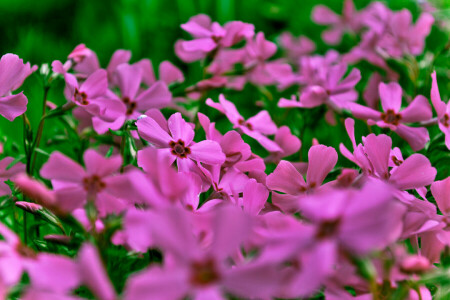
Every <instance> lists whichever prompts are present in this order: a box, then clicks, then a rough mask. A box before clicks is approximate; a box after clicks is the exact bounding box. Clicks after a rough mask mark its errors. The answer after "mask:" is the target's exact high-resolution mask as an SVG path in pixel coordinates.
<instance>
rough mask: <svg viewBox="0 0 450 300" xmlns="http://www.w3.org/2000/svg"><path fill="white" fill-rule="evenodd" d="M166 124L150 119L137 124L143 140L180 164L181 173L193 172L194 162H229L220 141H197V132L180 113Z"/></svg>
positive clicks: (171, 117)
mask: <svg viewBox="0 0 450 300" xmlns="http://www.w3.org/2000/svg"><path fill="white" fill-rule="evenodd" d="M162 122H163V123H162V124H158V122H157V121H156V120H155V119H154V118H152V117H146V118H142V119H140V120H138V121H137V122H136V125H137V127H138V132H139V134H140V135H141V137H142V138H143V139H145V140H147V141H148V142H150V143H151V144H152V145H153V146H154V147H156V148H158V149H159V150H158V151H160V152H161V153H163V155H166V156H168V157H169V158H170V161H171V162H173V161H175V160H176V161H177V165H178V170H179V171H189V170H190V169H191V168H192V167H193V165H195V164H194V163H193V161H192V160H194V161H198V162H201V163H205V164H210V165H215V164H218V165H221V164H222V163H223V162H224V161H225V155H224V154H223V152H222V149H221V148H220V145H219V144H218V143H217V142H215V141H211V140H205V141H201V142H198V143H195V142H194V141H193V139H194V129H193V127H192V126H191V124H190V123H187V122H186V121H185V120H184V119H183V118H182V117H181V114H180V113H175V114H173V115H172V116H170V118H169V120H168V121H167V122H166V121H165V119H164V121H162Z"/></svg>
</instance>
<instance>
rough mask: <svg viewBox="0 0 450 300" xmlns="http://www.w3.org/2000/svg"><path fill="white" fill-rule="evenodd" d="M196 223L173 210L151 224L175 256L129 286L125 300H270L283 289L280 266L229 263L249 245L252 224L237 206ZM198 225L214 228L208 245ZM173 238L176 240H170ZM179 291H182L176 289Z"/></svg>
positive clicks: (160, 241)
mask: <svg viewBox="0 0 450 300" xmlns="http://www.w3.org/2000/svg"><path fill="white" fill-rule="evenodd" d="M205 214H206V215H202V216H199V217H201V218H200V219H198V217H197V218H195V217H194V216H193V215H190V214H189V213H187V212H186V211H184V210H181V209H177V208H170V209H166V210H163V211H159V212H158V213H154V214H153V216H152V217H151V218H150V217H149V218H147V220H149V221H150V220H151V224H149V226H148V228H149V229H148V230H149V232H150V233H151V238H152V240H153V244H154V245H155V246H157V247H158V248H159V249H161V250H162V251H163V252H164V255H165V256H168V255H170V257H171V261H170V263H169V262H166V263H165V264H164V265H163V266H162V267H150V268H148V269H146V270H144V271H142V272H140V273H138V274H135V275H134V276H132V277H131V278H130V279H129V281H128V282H127V286H126V292H125V299H136V300H139V299H147V298H148V297H152V298H165V299H169V298H170V299H177V298H182V297H184V296H193V297H197V298H205V299H222V297H223V294H224V293H225V292H228V293H231V294H233V295H237V296H240V297H245V298H253V297H256V298H261V297H270V296H271V295H272V293H273V292H274V290H275V289H276V288H277V284H278V281H277V280H276V266H275V265H274V264H273V263H265V262H264V261H258V260H257V259H249V260H246V261H244V262H243V263H240V264H236V265H233V264H230V263H231V261H230V260H228V258H229V257H230V256H232V255H233V254H234V253H235V251H236V250H237V249H238V247H239V246H240V245H241V244H242V243H243V242H245V240H247V239H248V237H249V235H250V233H251V228H252V223H253V222H252V220H251V218H250V217H249V216H248V215H246V214H245V213H244V212H242V210H241V209H240V208H238V207H235V206H219V207H218V208H217V209H215V210H214V211H211V212H209V213H205ZM195 219H198V220H204V222H206V223H205V224H204V227H205V228H209V229H208V231H210V233H209V235H211V239H209V241H208V243H207V244H205V243H203V242H202V240H203V239H202V238H201V236H203V235H204V234H205V233H203V234H202V233H201V232H200V233H199V234H200V236H198V235H195V234H193V233H194V232H195V227H196V225H195V223H196V221H195ZM168 237H171V238H170V239H168ZM173 286H176V287H177V288H176V289H174V288H173Z"/></svg>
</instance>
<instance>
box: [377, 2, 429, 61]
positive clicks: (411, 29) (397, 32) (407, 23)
mask: <svg viewBox="0 0 450 300" xmlns="http://www.w3.org/2000/svg"><path fill="white" fill-rule="evenodd" d="M433 23H434V18H433V16H432V15H430V14H428V13H422V14H421V15H420V17H419V19H418V20H417V22H416V24H415V25H412V15H411V12H410V11H409V10H407V9H402V10H401V11H399V12H392V13H391V16H390V17H389V20H388V23H387V24H386V25H387V30H386V32H385V33H384V34H383V35H382V36H381V39H380V41H379V43H378V45H379V46H380V47H381V48H383V49H384V50H385V51H387V52H388V53H389V55H391V56H393V57H401V56H403V55H404V54H412V55H415V56H417V55H419V54H421V53H422V52H423V49H424V47H425V38H426V37H427V36H428V34H429V33H430V31H431V26H432V25H433Z"/></svg>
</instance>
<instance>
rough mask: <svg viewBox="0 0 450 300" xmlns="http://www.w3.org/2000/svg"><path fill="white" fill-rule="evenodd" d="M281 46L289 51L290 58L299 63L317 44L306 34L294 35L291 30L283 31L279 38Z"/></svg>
mask: <svg viewBox="0 0 450 300" xmlns="http://www.w3.org/2000/svg"><path fill="white" fill-rule="evenodd" d="M279 40H280V46H281V48H283V49H284V50H285V51H286V52H287V56H288V58H289V60H290V61H291V62H292V63H294V64H297V63H298V61H299V58H300V57H302V56H304V55H307V54H310V53H311V52H314V50H315V49H316V45H315V44H314V42H313V41H311V40H310V39H309V38H307V37H304V36H299V37H294V36H293V35H292V34H291V33H290V32H287V31H286V32H283V33H282V34H281V36H280V38H279Z"/></svg>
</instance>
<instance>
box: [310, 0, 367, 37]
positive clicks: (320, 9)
mask: <svg viewBox="0 0 450 300" xmlns="http://www.w3.org/2000/svg"><path fill="white" fill-rule="evenodd" d="M361 17H362V16H361V13H359V12H357V11H356V9H355V6H354V4H353V1H352V0H345V1H344V5H343V8H342V16H339V15H337V14H336V13H335V12H333V11H332V10H330V9H329V8H328V7H326V6H324V5H317V6H315V7H314V10H313V12H312V19H313V21H314V22H316V23H317V24H321V25H330V26H331V28H330V29H328V30H326V31H324V32H323V33H322V39H323V40H324V41H325V42H326V43H328V44H330V45H337V44H339V43H340V42H341V40H342V35H343V34H344V32H351V33H356V32H358V31H359V30H360V29H361V27H362V23H361V22H362V18H361Z"/></svg>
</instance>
